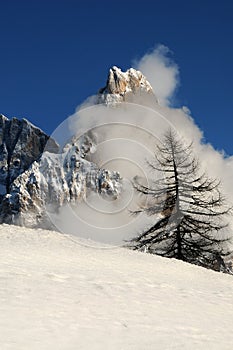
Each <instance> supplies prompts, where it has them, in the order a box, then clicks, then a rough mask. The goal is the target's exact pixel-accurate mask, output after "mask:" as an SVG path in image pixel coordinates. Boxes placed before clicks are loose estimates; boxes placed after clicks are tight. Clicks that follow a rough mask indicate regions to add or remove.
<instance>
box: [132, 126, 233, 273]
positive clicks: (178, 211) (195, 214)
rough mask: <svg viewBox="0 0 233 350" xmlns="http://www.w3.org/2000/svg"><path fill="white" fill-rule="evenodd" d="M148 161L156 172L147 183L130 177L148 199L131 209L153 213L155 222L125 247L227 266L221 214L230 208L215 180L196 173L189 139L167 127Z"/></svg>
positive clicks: (224, 223)
mask: <svg viewBox="0 0 233 350" xmlns="http://www.w3.org/2000/svg"><path fill="white" fill-rule="evenodd" d="M148 164H149V166H150V167H151V169H152V170H153V172H155V173H157V174H159V177H158V179H156V180H155V181H153V184H152V185H148V186H147V185H144V184H142V183H140V181H139V180H137V178H136V179H135V185H134V186H135V189H136V190H137V191H138V192H139V193H141V194H142V195H144V196H146V198H148V201H147V204H146V205H144V206H142V207H140V208H139V209H138V210H136V211H135V212H133V213H134V214H139V213H141V212H144V213H146V214H148V215H150V216H153V217H155V223H154V224H153V225H152V226H151V227H149V228H146V229H145V230H144V232H142V233H140V234H139V235H138V236H137V237H136V238H133V239H132V240H131V241H130V242H129V244H130V246H131V247H132V248H133V249H137V250H145V251H147V252H148V253H152V254H158V255H161V256H164V257H169V258H176V259H180V260H183V261H186V262H189V263H193V264H197V265H201V266H204V267H208V268H213V269H216V270H220V269H221V270H224V271H226V269H227V268H226V266H225V264H224V257H225V256H226V255H228V254H229V253H230V251H229V248H228V244H227V243H228V240H229V236H228V234H227V233H226V232H227V227H228V223H227V222H226V215H227V214H229V213H230V210H231V209H230V207H229V206H227V204H226V200H225V199H224V197H223V195H222V194H221V192H220V189H219V185H220V184H219V182H218V181H217V180H214V179H210V178H209V177H208V176H207V175H206V174H205V173H202V172H201V170H200V166H199V163H198V161H197V160H196V159H195V157H194V156H193V152H192V144H191V145H189V146H186V145H185V142H184V141H183V140H182V139H180V138H179V137H178V135H177V134H176V133H175V132H174V131H172V130H168V131H167V132H166V133H165V135H164V140H163V142H162V143H160V144H158V145H157V146H156V152H155V156H154V159H153V161H152V162H149V163H148Z"/></svg>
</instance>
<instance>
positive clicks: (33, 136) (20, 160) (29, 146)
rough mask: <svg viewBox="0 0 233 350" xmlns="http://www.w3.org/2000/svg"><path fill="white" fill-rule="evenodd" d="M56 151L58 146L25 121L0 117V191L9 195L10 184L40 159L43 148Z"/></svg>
mask: <svg viewBox="0 0 233 350" xmlns="http://www.w3.org/2000/svg"><path fill="white" fill-rule="evenodd" d="M48 141H49V144H47V143H48ZM45 146H46V148H47V149H49V150H50V151H51V152H57V151H58V145H57V144H56V143H55V141H53V140H52V139H49V136H48V135H46V134H45V133H44V132H43V131H42V130H40V129H39V128H36V127H35V126H34V125H32V124H31V123H29V122H28V121H27V120H26V119H22V120H19V119H17V118H13V119H11V120H9V119H8V118H6V117H5V116H3V115H0V189H1V194H2V195H3V194H5V193H9V191H10V186H11V184H12V182H13V181H14V180H15V179H16V178H17V177H18V176H19V175H20V174H22V173H23V172H24V171H26V170H27V169H28V168H29V166H30V165H31V164H32V163H33V162H34V161H35V160H38V159H39V158H40V157H41V154H42V153H43V151H44V148H45Z"/></svg>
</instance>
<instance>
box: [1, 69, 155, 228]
mask: <svg viewBox="0 0 233 350" xmlns="http://www.w3.org/2000/svg"><path fill="white" fill-rule="evenodd" d="M132 98H134V99H135V98H137V100H138V103H139V104H140V103H141V104H143V103H145V102H146V101H147V98H149V99H152V100H153V102H154V103H157V99H156V97H155V95H154V93H153V90H152V87H151V85H150V83H149V82H148V81H147V80H146V78H145V76H143V74H142V73H141V72H139V71H136V70H135V69H133V68H131V69H129V70H127V71H126V72H122V71H121V69H120V68H117V67H115V66H114V67H112V68H111V69H110V71H109V75H108V80H107V84H106V87H105V88H103V89H101V90H100V91H99V93H98V96H97V100H96V103H97V104H99V103H104V104H105V105H107V106H108V107H112V106H115V105H116V104H117V103H121V102H130V101H131V100H132ZM142 101H143V102H142ZM93 145H94V139H93V138H92V135H83V136H82V137H81V138H80V139H77V140H76V139H74V140H71V141H70V142H69V143H68V144H67V145H65V147H64V148H63V150H62V151H59V146H58V145H57V144H56V142H55V141H53V139H51V138H49V136H48V135H46V134H45V133H44V132H43V131H41V130H40V129H39V128H37V127H35V126H34V125H32V124H31V123H29V122H28V121H27V120H26V119H23V120H18V119H17V118H13V119H12V120H9V119H7V118H6V117H4V116H2V115H1V116H0V190H1V195H0V223H14V224H19V225H26V226H30V227H37V226H40V227H46V228H49V227H51V223H50V222H49V220H48V217H47V215H46V208H48V206H49V205H52V207H53V209H52V210H58V209H59V207H61V206H62V205H63V204H66V203H72V202H76V203H78V202H79V201H80V200H82V199H83V198H85V197H86V196H87V195H88V193H89V192H90V191H94V192H97V193H99V194H100V195H102V196H105V197H106V196H108V197H109V198H110V199H112V200H114V199H115V198H117V197H118V196H119V194H120V190H121V178H120V174H119V173H118V172H116V171H108V170H106V169H102V168H101V169H100V167H99V166H98V164H94V163H92V162H90V161H89V160H88V156H89V154H90V152H91V149H92V148H93ZM45 147H46V152H43V151H44V149H45ZM42 154H43V156H42ZM41 156H42V158H41Z"/></svg>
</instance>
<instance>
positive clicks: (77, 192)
mask: <svg viewBox="0 0 233 350" xmlns="http://www.w3.org/2000/svg"><path fill="white" fill-rule="evenodd" d="M91 147H92V140H91V138H90V137H89V136H83V138H82V139H81V140H76V142H75V141H74V140H73V141H72V143H71V144H67V145H66V146H65V147H64V150H63V152H62V153H57V154H55V153H50V152H45V153H44V154H43V156H42V158H41V159H40V161H38V162H37V161H35V162H34V163H33V164H32V165H31V166H30V168H29V169H28V170H26V171H25V172H23V173H22V174H21V175H19V176H18V177H17V178H16V179H15V180H14V181H13V183H12V185H11V187H10V194H7V195H6V196H5V197H4V199H3V201H2V208H1V212H0V222H5V223H14V224H19V225H25V226H30V227H46V228H53V226H52V224H51V222H50V221H49V217H48V213H49V210H51V211H52V212H54V211H55V212H56V211H58V210H59V208H60V207H61V206H62V205H64V204H67V203H79V202H80V201H81V200H83V199H84V198H86V196H87V195H88V193H89V192H90V191H94V192H96V193H99V194H100V195H101V196H104V197H107V198H110V199H111V200H114V199H115V198H117V197H118V196H119V194H120V191H121V182H120V180H121V179H120V174H119V173H118V172H113V171H112V172H110V171H108V170H105V169H99V168H98V166H97V165H96V164H94V163H91V162H89V161H87V160H86V159H84V158H85V157H86V156H87V155H88V153H89V151H90V149H91Z"/></svg>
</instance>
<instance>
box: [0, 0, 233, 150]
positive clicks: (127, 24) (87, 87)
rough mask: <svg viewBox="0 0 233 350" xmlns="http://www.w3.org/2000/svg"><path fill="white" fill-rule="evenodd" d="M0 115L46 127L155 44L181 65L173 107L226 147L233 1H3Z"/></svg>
mask: <svg viewBox="0 0 233 350" xmlns="http://www.w3.org/2000/svg"><path fill="white" fill-rule="evenodd" d="M0 14H1V20H0V43H1V58H0V113H3V114H5V115H6V116H8V117H13V116H17V117H19V118H22V117H25V118H27V119H29V120H30V121H31V122H33V123H34V124H36V125H37V126H39V127H41V128H42V129H43V130H45V131H46V132H48V133H51V132H52V131H53V130H54V129H55V128H56V126H58V124H59V123H60V122H62V121H63V120H64V119H65V118H66V117H67V116H69V115H70V114H72V113H73V112H74V109H75V107H76V106H77V105H78V104H79V103H80V102H82V101H83V100H84V99H85V98H86V97H88V96H89V95H92V94H94V93H96V92H97V91H98V89H99V88H100V87H102V86H104V84H105V81H106V77H107V72H108V69H109V67H110V66H112V65H117V66H120V67H121V68H122V69H127V68H129V67H130V65H131V62H132V60H133V59H135V58H140V57H141V56H142V55H143V54H145V53H146V52H147V51H148V50H149V49H151V48H153V47H154V46H155V45H156V44H159V43H160V44H164V45H166V46H168V47H169V48H170V49H171V50H172V51H173V58H174V60H175V62H176V63H177V64H178V65H179V67H180V79H181V86H180V88H179V91H178V93H177V104H178V105H187V106H188V107H189V108H190V109H191V111H192V115H193V116H194V119H195V121H196V122H197V124H198V125H199V126H200V127H201V129H203V130H204V133H205V136H206V140H207V141H209V142H211V143H212V144H213V145H214V146H215V148H217V149H225V151H226V152H227V153H228V154H233V147H232V143H233V142H232V131H233V115H232V114H233V113H232V111H233V91H232V90H233V89H232V84H233V2H232V0H228V1H227V0H222V1H221V2H218V1H212V0H206V1H205V0H202V1H199V0H195V1H194V0H190V1H187V0H186V1H179V0H176V1H173V0H168V1H166V0H163V1H155V0H151V1H149V0H141V1H139V0H135V1H129V0H128V1H127V0H125V1H124V0H118V1H116V2H114V1H110V0H109V1H106V0H102V1H97V0H96V1H95V0H85V1H82V0H40V1H39V0H7V1H4V0H0Z"/></svg>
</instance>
